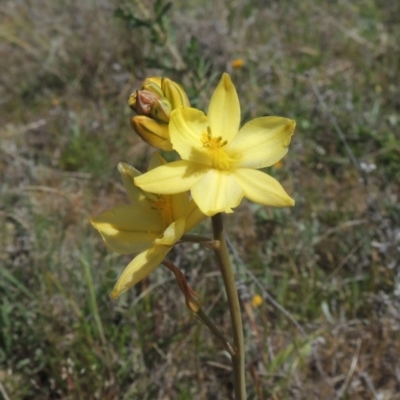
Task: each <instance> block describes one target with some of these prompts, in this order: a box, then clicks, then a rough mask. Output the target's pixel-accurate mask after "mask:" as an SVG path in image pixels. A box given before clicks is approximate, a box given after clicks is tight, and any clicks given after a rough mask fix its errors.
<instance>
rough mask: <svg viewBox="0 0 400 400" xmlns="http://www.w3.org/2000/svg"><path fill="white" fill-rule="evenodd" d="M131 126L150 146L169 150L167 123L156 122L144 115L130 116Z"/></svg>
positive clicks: (170, 147) (170, 146)
mask: <svg viewBox="0 0 400 400" xmlns="http://www.w3.org/2000/svg"><path fill="white" fill-rule="evenodd" d="M131 126H132V128H133V129H134V130H135V131H136V133H137V134H138V135H139V136H140V137H141V138H142V139H143V140H144V141H145V142H146V143H148V144H149V145H150V146H153V147H157V148H159V149H161V150H164V151H171V150H172V144H171V142H170V140H169V134H168V125H167V124H166V123H164V122H158V121H156V120H154V119H152V118H150V117H147V116H145V115H137V116H136V117H133V118H131Z"/></svg>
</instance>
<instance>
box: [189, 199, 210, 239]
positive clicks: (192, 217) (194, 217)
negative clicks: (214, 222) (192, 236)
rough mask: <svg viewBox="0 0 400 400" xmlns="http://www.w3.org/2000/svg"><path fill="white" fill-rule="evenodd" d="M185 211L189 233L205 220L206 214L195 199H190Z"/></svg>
mask: <svg viewBox="0 0 400 400" xmlns="http://www.w3.org/2000/svg"><path fill="white" fill-rule="evenodd" d="M185 211H186V214H185V220H186V225H185V233H187V232H189V231H191V230H192V229H193V228H194V227H195V226H197V225H198V224H199V223H200V222H201V221H203V219H204V218H205V217H206V216H205V215H204V214H203V213H202V212H201V211H200V209H199V207H198V206H197V204H196V203H195V202H194V201H193V200H191V201H190V203H189V205H188V206H187V207H186V209H185Z"/></svg>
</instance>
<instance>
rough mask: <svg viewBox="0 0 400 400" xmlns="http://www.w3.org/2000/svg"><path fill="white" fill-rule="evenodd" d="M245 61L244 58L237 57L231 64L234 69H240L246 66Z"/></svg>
mask: <svg viewBox="0 0 400 400" xmlns="http://www.w3.org/2000/svg"><path fill="white" fill-rule="evenodd" d="M244 64H245V62H244V60H243V58H236V59H234V60H233V61H232V62H231V66H232V68H234V69H239V68H242V67H243V66H244Z"/></svg>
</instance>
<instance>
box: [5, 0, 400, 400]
mask: <svg viewBox="0 0 400 400" xmlns="http://www.w3.org/2000/svg"><path fill="white" fill-rule="evenodd" d="M203 3H204V4H203ZM203 3H202V5H201V6H199V3H198V2H194V1H175V2H174V3H173V7H172V8H171V9H170V10H169V11H168V12H167V14H166V15H165V18H164V19H163V21H164V30H162V29H161V33H162V35H164V39H167V42H166V43H164V45H161V44H160V42H159V41H160V38H158V39H157V38H155V39H154V40H155V41H153V42H152V41H151V40H150V33H149V32H150V31H149V29H146V28H145V27H142V28H132V25H130V26H129V24H128V23H127V22H126V21H124V20H122V19H120V18H117V17H115V16H114V13H115V11H116V9H117V8H118V7H119V6H121V5H124V7H125V9H128V10H129V9H130V8H129V7H132V8H131V9H132V10H134V12H135V13H136V14H135V15H136V16H140V18H143V15H142V14H141V11H140V10H139V9H138V8H137V6H136V5H135V3H134V2H133V3H128V2H126V3H118V2H117V1H112V0H102V1H96V2H94V1H90V0H88V1H85V2H78V1H72V2H71V1H69V2H66V1H59V2H51V1H49V0H36V1H34V2H25V1H22V0H13V1H4V2H3V3H2V5H1V6H0V55H1V57H0V67H1V70H2V71H3V73H2V75H1V77H0V107H1V111H0V122H1V128H0V182H1V183H0V248H1V251H0V291H1V302H0V384H1V385H0V393H1V395H2V396H3V397H4V398H5V399H6V400H7V398H9V399H12V400H17V399H23V400H29V399H231V398H232V382H231V380H230V379H231V374H230V363H229V360H228V358H227V356H226V354H224V352H223V351H222V349H221V348H220V347H219V346H218V344H217V343H215V342H214V340H213V338H212V337H211V335H210V334H209V333H208V332H207V331H206V329H205V328H203V327H202V326H201V325H200V323H199V322H197V321H196V320H194V319H193V318H192V317H191V315H189V313H188V312H187V311H186V309H185V305H184V301H183V299H181V298H180V297H179V296H177V295H176V293H177V286H176V283H175V282H174V280H173V279H172V276H171V274H170V273H169V272H168V271H167V270H164V269H162V268H159V269H158V270H157V271H156V272H155V273H153V274H152V275H151V276H150V277H149V279H147V280H146V281H145V282H143V283H142V284H139V285H138V286H137V287H136V288H135V289H134V290H132V291H131V292H130V293H128V294H127V295H124V296H123V297H122V298H121V299H120V300H119V301H118V302H114V301H111V300H110V299H109V297H108V293H109V292H110V291H111V288H112V286H113V283H114V282H115V279H116V277H117V276H118V274H119V273H120V271H121V270H122V268H123V266H124V265H125V264H126V262H128V261H129V260H130V257H129V256H128V257H126V256H120V255H117V254H113V253H111V252H110V251H109V250H107V249H106V248H105V246H104V244H103V243H102V242H101V240H100V237H99V235H98V234H97V233H96V232H95V231H94V230H93V229H92V228H91V227H90V226H89V223H88V217H89V216H90V215H95V214H98V213H100V212H102V211H104V210H106V209H108V208H110V207H111V206H113V205H116V204H120V203H124V202H126V197H125V194H124V192H123V189H122V186H121V184H120V183H119V178H118V175H117V170H116V165H117V163H118V162H119V161H124V162H128V163H130V164H132V165H135V166H136V167H138V168H142V169H144V168H145V165H146V163H147V161H148V159H149V156H150V154H151V149H149V148H148V147H147V146H146V145H144V144H143V143H141V142H140V141H139V139H138V138H137V137H135V135H134V134H133V132H131V130H130V127H129V117H130V111H129V109H128V107H127V98H128V96H129V94H130V92H131V91H132V90H133V89H134V88H135V87H136V86H137V85H138V84H139V82H140V80H141V79H143V78H144V77H145V76H148V75H151V74H163V75H168V76H170V77H171V78H174V79H176V80H179V81H180V82H182V83H183V84H184V86H185V87H186V88H187V90H188V93H189V95H190V97H191V101H192V103H193V104H194V105H196V106H198V107H201V108H206V106H207V103H208V99H209V97H210V94H211V93H212V90H213V88H214V86H215V84H216V81H217V79H218V78H219V76H220V74H221V73H222V72H223V71H225V70H228V71H230V73H231V74H232V77H233V80H234V82H235V84H236V86H237V88H238V92H239V97H240V100H241V105H242V112H243V114H242V119H243V121H246V120H248V119H250V118H254V117H256V116H261V115H271V114H275V115H282V116H287V117H292V118H294V119H296V121H297V128H296V135H295V137H294V138H293V142H292V145H291V149H290V152H289V154H288V156H287V157H286V158H285V159H284V162H283V165H281V166H276V167H273V168H270V169H269V170H268V172H269V173H271V174H272V175H274V176H276V177H277V178H278V179H279V180H280V181H281V182H282V183H283V185H284V186H285V188H287V190H288V191H289V192H290V193H292V194H293V196H294V197H295V199H296V206H295V207H294V208H293V209H282V210H281V209H279V210H277V209H266V208H264V207H261V206H258V205H254V204H250V203H246V202H244V203H243V204H242V205H241V206H240V207H239V208H238V209H237V211H236V212H235V213H234V214H233V215H231V216H229V217H228V218H227V219H226V223H227V226H228V229H229V231H230V240H231V242H232V245H233V248H234V249H236V250H235V252H234V256H233V260H234V262H235V267H236V272H237V278H238V280H240V281H242V285H241V292H240V293H241V298H242V304H243V318H244V324H245V336H246V346H247V367H248V368H247V373H248V375H247V382H248V392H249V399H274V400H276V399H321V398H326V399H332V400H333V399H375V400H377V399H379V400H394V399H400V396H399V394H398V393H400V372H399V371H400V364H399V356H400V349H399V339H398V336H399V327H400V311H399V310H400V308H399V301H400V289H399V284H400V279H399V277H400V263H399V249H400V248H399V246H400V228H399V226H400V207H399V193H400V192H399V182H400V173H399V162H400V135H399V126H400V103H399V96H398V93H399V90H400V87H399V84H398V82H399V71H400V67H399V60H400V52H399V45H398V40H397V38H398V37H399V35H400V23H399V20H398V17H397V15H399V13H400V8H399V6H398V5H397V3H396V2H384V1H379V0H375V1H367V0H360V1H358V2H356V3H354V2H353V3H351V4H350V3H348V2H342V1H338V2H319V3H318V4H316V3H315V2H313V1H311V0H310V1H309V0H306V1H303V2H297V3H293V2H289V1H281V2H277V1H273V2H269V3H268V5H265V4H264V2H262V1H251V0H242V1H226V0H214V1H212V2H211V1H206V2H203ZM127 4H128V5H129V4H130V6H129V7H128V8H126V7H127V6H126V5H127ZM146 4H147V3H146ZM147 12H148V13H149V15H150V16H151V15H152V14H153V9H152V7H149V8H148V9H147ZM131 17H132V15H131ZM128 19H129V18H128ZM130 21H131V22H132V18H131V19H130ZM150 26H151V27H153V28H154V26H155V24H154V23H153V24H152V25H151V24H150ZM157 40H158V42H157ZM236 58H242V59H243V60H244V61H245V64H244V66H243V67H241V68H239V69H233V68H232V66H231V62H232V60H234V59H236ZM180 63H183V64H185V66H186V67H185V68H183V69H182V68H181V67H180V65H183V64H180ZM178 67H179V68H178ZM371 165H375V166H376V169H374V170H371V171H368V169H369V168H370V166H371ZM201 229H202V230H203V233H209V231H210V228H209V226H208V225H204V226H203V227H202V228H201ZM171 259H172V260H173V261H174V262H175V263H176V264H178V265H179V266H180V267H181V268H182V269H183V270H184V271H185V272H186V274H187V276H188V279H189V281H190V283H191V285H192V286H193V287H194V288H195V289H196V291H197V292H199V293H200V295H201V296H202V298H203V299H204V303H205V309H207V311H208V313H209V315H210V317H211V318H212V319H213V320H214V321H215V322H216V324H217V325H218V326H219V327H220V329H221V330H222V331H223V332H225V333H226V334H228V335H229V332H230V327H229V317H228V315H227V310H226V304H225V299H224V292H223V288H222V284H221V280H220V278H219V274H218V268H217V265H216V264H215V262H214V260H213V258H212V257H210V255H209V254H208V251H207V250H206V249H204V248H201V247H193V246H189V245H179V246H178V247H177V248H176V249H175V250H174V252H173V253H172V254H171ZM256 293H258V294H260V295H262V296H263V297H264V302H263V304H262V305H261V306H260V307H258V308H254V307H252V306H251V303H250V300H251V298H252V296H253V295H254V294H256ZM274 299H275V301H276V302H274ZM0 397H1V396H0Z"/></svg>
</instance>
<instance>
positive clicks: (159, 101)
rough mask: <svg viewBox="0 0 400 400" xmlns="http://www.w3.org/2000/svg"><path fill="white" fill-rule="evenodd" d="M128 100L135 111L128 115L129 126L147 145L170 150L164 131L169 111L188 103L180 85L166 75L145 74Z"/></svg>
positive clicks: (167, 135) (166, 127)
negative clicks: (144, 77) (129, 119)
mask: <svg viewBox="0 0 400 400" xmlns="http://www.w3.org/2000/svg"><path fill="white" fill-rule="evenodd" d="M128 102H129V107H130V108H132V109H133V110H134V111H136V113H137V114H138V116H136V117H133V118H132V119H131V126H132V128H133V129H134V130H135V131H136V132H137V134H138V135H139V136H140V137H141V138H142V139H143V140H144V141H145V142H146V143H148V144H150V145H151V146H154V147H158V148H160V149H162V150H166V151H171V150H172V145H171V142H170V140H169V134H168V123H169V117H170V115H171V112H172V110H174V109H175V108H178V107H182V106H184V107H189V106H190V104H189V100H188V98H187V95H186V93H185V91H184V90H183V88H182V86H181V85H179V84H178V83H176V82H174V81H171V79H168V78H161V77H158V76H156V77H152V78H147V79H146V80H145V81H144V82H143V83H142V86H141V89H140V90H136V91H135V92H134V93H132V94H131V96H130V97H129V101H128ZM144 116H145V117H146V118H144ZM140 117H143V118H140Z"/></svg>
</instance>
